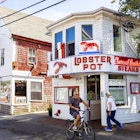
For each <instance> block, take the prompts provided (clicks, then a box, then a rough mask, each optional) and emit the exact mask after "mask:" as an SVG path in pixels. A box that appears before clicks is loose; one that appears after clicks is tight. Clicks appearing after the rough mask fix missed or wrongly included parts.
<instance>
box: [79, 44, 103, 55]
mask: <svg viewBox="0 0 140 140" xmlns="http://www.w3.org/2000/svg"><path fill="white" fill-rule="evenodd" d="M99 51H100V45H99V42H98V41H82V42H81V43H80V48H79V52H80V54H85V53H95V52H96V53H97V52H98V53H99Z"/></svg>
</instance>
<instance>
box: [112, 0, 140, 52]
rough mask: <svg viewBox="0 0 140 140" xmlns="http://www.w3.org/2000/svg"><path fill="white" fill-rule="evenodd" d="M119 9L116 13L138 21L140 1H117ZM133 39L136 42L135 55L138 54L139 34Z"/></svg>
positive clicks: (139, 50)
mask: <svg viewBox="0 0 140 140" xmlns="http://www.w3.org/2000/svg"><path fill="white" fill-rule="evenodd" d="M116 1H117V0H112V1H111V3H112V4H113V3H115V2H116ZM118 1H119V6H120V7H119V9H118V12H121V13H124V14H126V15H130V16H132V17H135V18H138V19H139V20H140V0H118ZM133 39H134V40H135V41H136V49H137V53H138V54H140V33H138V34H137V35H135V36H134V37H133Z"/></svg>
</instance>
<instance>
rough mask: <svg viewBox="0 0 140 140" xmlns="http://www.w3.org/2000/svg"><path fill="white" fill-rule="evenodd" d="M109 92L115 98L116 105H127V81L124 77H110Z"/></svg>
mask: <svg viewBox="0 0 140 140" xmlns="http://www.w3.org/2000/svg"><path fill="white" fill-rule="evenodd" d="M109 92H110V93H111V95H112V96H113V97H114V98H115V102H116V105H126V103H127V100H126V81H125V77H124V76H123V75H115V74H114V75H113V74H110V75H109Z"/></svg>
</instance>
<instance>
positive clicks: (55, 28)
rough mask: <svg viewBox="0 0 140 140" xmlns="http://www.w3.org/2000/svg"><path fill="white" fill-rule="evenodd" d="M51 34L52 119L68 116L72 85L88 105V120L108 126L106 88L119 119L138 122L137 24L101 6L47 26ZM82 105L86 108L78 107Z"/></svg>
mask: <svg viewBox="0 0 140 140" xmlns="http://www.w3.org/2000/svg"><path fill="white" fill-rule="evenodd" d="M47 29H48V30H49V32H48V33H47V34H50V35H51V36H52V56H51V57H50V61H49V62H48V76H50V77H52V78H53V80H52V87H53V89H52V96H53V117H54V118H60V119H68V118H71V116H70V114H69V106H68V102H69V98H70V97H71V96H72V95H73V91H74V89H79V91H80V97H81V98H82V99H84V100H85V101H86V102H87V103H88V104H89V105H90V107H91V112H90V114H89V115H88V118H89V119H90V120H101V124H102V125H106V97H105V93H106V92H107V91H110V92H111V94H112V96H114V97H115V99H116V104H117V107H118V110H117V113H116V118H117V119H119V121H121V122H122V123H128V122H137V121H139V120H140V59H139V52H138V46H139V43H140V42H139V40H135V39H134V36H136V35H138V34H139V33H140V22H139V21H138V20H137V19H136V18H132V17H128V16H127V17H126V16H124V15H123V16H122V14H120V13H118V12H116V11H114V10H110V9H107V8H104V7H101V8H99V9H97V10H95V11H90V12H82V13H73V14H71V15H68V16H66V17H64V18H62V19H61V20H58V21H56V22H54V23H53V24H51V25H50V26H48V27H47ZM81 108H82V109H84V106H83V105H81Z"/></svg>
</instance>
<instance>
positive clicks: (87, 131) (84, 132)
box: [65, 109, 95, 140]
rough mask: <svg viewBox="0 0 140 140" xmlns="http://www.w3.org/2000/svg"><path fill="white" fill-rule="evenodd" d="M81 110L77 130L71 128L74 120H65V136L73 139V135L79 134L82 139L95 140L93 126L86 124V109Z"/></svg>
mask: <svg viewBox="0 0 140 140" xmlns="http://www.w3.org/2000/svg"><path fill="white" fill-rule="evenodd" d="M80 111H81V117H80V122H81V124H80V126H79V128H78V130H77V131H74V130H73V126H74V120H75V119H73V120H69V119H68V120H66V131H65V133H66V136H67V138H68V139H74V137H75V135H79V134H80V135H81V137H82V138H83V139H86V140H90V139H92V140H95V132H94V130H93V128H92V127H91V126H90V125H89V124H88V121H87V119H86V117H87V115H86V112H87V111H88V109H86V110H84V111H83V110H80Z"/></svg>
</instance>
